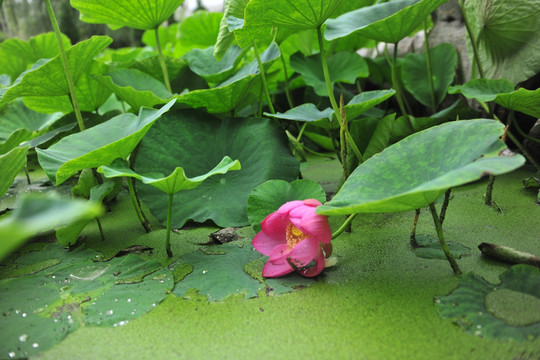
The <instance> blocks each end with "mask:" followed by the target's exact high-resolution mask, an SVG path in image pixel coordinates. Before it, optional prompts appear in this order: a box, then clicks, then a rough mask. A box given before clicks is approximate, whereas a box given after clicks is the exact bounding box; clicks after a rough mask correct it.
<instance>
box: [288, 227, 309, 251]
mask: <svg viewBox="0 0 540 360" xmlns="http://www.w3.org/2000/svg"><path fill="white" fill-rule="evenodd" d="M285 237H286V238H287V246H288V247H289V249H292V248H293V247H295V246H296V244H298V243H299V242H300V241H302V240H305V239H307V238H309V237H310V236H309V235H306V234H304V233H303V232H302V231H301V230H300V229H298V228H297V227H296V226H294V225H293V224H292V223H289V225H287V229H286V230H285Z"/></svg>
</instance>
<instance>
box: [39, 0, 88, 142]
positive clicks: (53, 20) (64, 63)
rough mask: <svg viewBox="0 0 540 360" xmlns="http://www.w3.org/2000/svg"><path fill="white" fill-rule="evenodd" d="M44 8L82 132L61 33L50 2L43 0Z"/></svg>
mask: <svg viewBox="0 0 540 360" xmlns="http://www.w3.org/2000/svg"><path fill="white" fill-rule="evenodd" d="M45 6H46V7H47V13H48V14H49V18H50V20H51V24H52V27H53V29H54V33H55V35H56V42H57V43H58V50H59V52H60V59H61V60H62V66H63V67H64V75H65V77H66V82H67V85H68V89H69V98H70V100H71V104H72V105H73V111H74V112H75V117H76V118H77V124H78V125H79V130H80V131H83V130H84V129H85V127H84V121H83V118H82V115H81V110H80V109H79V101H78V100H77V94H76V93H75V83H74V82H73V76H71V70H70V68H69V62H68V58H67V55H66V51H65V49H64V43H63V42H62V33H61V32H60V27H59V26H58V21H57V20H56V16H55V15H54V10H53V7H52V5H51V0H45Z"/></svg>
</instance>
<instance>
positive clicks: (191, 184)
mask: <svg viewBox="0 0 540 360" xmlns="http://www.w3.org/2000/svg"><path fill="white" fill-rule="evenodd" d="M230 170H240V162H238V160H234V161H233V160H232V159H231V158H230V157H228V156H225V157H223V159H222V160H221V162H220V163H219V164H218V165H216V166H215V167H214V168H213V169H212V170H210V171H208V172H207V173H206V174H204V175H199V176H196V177H193V178H188V177H187V176H186V173H185V172H184V169H182V168H181V167H177V168H175V169H174V171H173V172H172V173H171V174H170V175H168V176H158V174H155V175H154V174H148V175H139V174H137V173H136V172H135V171H133V170H131V169H130V168H129V166H128V165H127V164H126V162H125V161H124V160H120V159H117V160H116V161H114V162H113V163H112V164H111V165H110V166H100V167H99V168H98V172H99V173H102V174H103V175H105V177H108V178H113V177H123V176H127V177H133V178H135V179H138V180H141V181H142V182H143V183H144V184H148V185H152V186H153V187H155V188H156V189H159V190H161V191H163V192H164V193H166V194H169V195H171V194H175V193H177V192H179V191H180V190H189V189H194V188H196V187H197V186H199V185H200V184H202V182H203V181H204V180H206V179H207V178H209V177H210V176H213V175H217V174H225V173H227V171H230Z"/></svg>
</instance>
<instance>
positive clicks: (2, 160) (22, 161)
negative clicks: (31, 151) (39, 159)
mask: <svg viewBox="0 0 540 360" xmlns="http://www.w3.org/2000/svg"><path fill="white" fill-rule="evenodd" d="M27 153H28V147H27V146H25V147H19V148H14V149H12V150H11V151H10V152H8V153H7V154H3V155H0V169H2V171H0V197H2V196H4V194H5V193H6V192H7V191H8V190H9V188H10V186H11V184H13V180H15V177H16V176H17V174H18V173H19V171H21V170H22V168H24V166H25V165H26V154H27Z"/></svg>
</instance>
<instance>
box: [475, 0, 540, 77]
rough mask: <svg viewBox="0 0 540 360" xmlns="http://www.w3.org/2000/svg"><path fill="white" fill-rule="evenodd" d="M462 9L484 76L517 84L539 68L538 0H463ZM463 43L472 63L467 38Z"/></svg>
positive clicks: (539, 6)
mask: <svg viewBox="0 0 540 360" xmlns="http://www.w3.org/2000/svg"><path fill="white" fill-rule="evenodd" d="M464 12H465V16H466V17H467V20H468V22H469V24H470V27H471V33H472V34H471V35H472V37H473V38H474V39H475V41H476V42H477V45H478V46H477V47H478V55H479V58H480V63H481V64H482V67H483V69H484V73H485V76H486V77H487V78H490V79H507V80H509V81H510V82H511V83H512V84H517V83H519V82H521V81H524V80H526V79H528V78H530V77H532V76H533V75H535V74H536V73H538V72H539V71H540V56H539V54H540V37H539V36H538V33H539V32H540V1H539V0H522V1H515V2H514V1H505V0H478V1H466V2H465V8H464ZM467 40H469V39H467ZM467 45H468V50H469V51H468V52H469V58H470V59H471V63H472V64H475V62H474V58H473V52H472V47H471V45H470V41H468V44H467ZM473 66H475V65H473ZM476 74H478V72H476Z"/></svg>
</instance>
